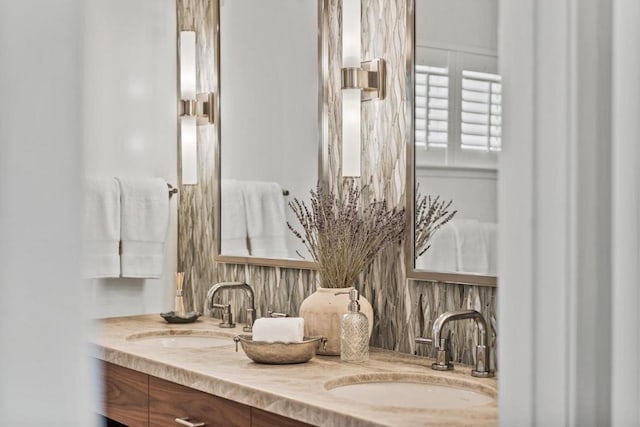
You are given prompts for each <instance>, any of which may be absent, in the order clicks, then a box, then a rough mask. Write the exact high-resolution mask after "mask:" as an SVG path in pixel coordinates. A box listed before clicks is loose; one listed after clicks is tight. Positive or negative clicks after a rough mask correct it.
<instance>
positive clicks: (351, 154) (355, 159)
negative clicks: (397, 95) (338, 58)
mask: <svg viewBox="0 0 640 427" xmlns="http://www.w3.org/2000/svg"><path fill="white" fill-rule="evenodd" d="M360 9H361V5H360V0H342V68H359V67H360ZM360 98H361V91H360V90H358V89H344V90H343V91H342V176H343V177H358V176H360V138H361V135H360V108H361V101H360Z"/></svg>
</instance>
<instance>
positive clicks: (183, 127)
mask: <svg viewBox="0 0 640 427" xmlns="http://www.w3.org/2000/svg"><path fill="white" fill-rule="evenodd" d="M180 98H181V101H182V102H181V105H182V106H183V110H185V111H182V114H183V115H182V117H181V119H180V147H181V150H180V157H181V160H182V185H195V184H197V183H198V131H197V123H196V116H195V111H194V110H195V106H196V33H195V31H181V32H180Z"/></svg>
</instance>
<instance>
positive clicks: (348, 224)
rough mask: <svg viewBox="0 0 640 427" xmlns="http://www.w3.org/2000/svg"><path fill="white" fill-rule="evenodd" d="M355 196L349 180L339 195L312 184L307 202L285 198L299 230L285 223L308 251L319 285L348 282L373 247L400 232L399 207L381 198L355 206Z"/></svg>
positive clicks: (384, 244) (364, 264)
mask: <svg viewBox="0 0 640 427" xmlns="http://www.w3.org/2000/svg"><path fill="white" fill-rule="evenodd" d="M360 195H361V192H360V190H359V189H358V188H357V187H356V186H355V185H353V184H352V185H350V186H349V187H348V188H347V189H346V190H345V192H344V194H343V197H337V196H336V195H335V194H334V193H333V192H332V191H326V190H323V189H322V188H320V187H317V189H316V191H311V201H310V204H311V206H310V207H308V206H307V205H306V204H305V203H304V202H300V201H299V200H298V199H294V200H293V201H291V202H289V207H290V208H291V209H292V210H293V212H294V213H295V215H296V218H297V219H298V222H299V223H300V225H301V226H302V229H303V232H302V233H301V232H299V231H297V230H296V229H295V228H293V226H291V224H289V223H287V225H288V226H289V229H290V230H291V231H292V232H293V234H295V235H296V237H298V238H299V239H300V240H302V243H303V244H304V245H305V247H306V248H307V249H308V250H309V253H310V254H311V256H312V258H313V260H314V261H315V263H316V265H317V266H318V271H319V273H320V279H321V286H322V287H324V288H346V287H349V286H353V284H354V283H355V281H356V279H357V278H358V275H359V274H360V272H362V271H363V270H364V269H365V268H366V267H367V266H368V265H369V264H371V262H373V259H374V258H375V256H376V255H377V254H378V252H380V251H381V250H382V249H383V248H385V247H387V246H388V245H390V244H392V243H394V242H399V241H400V240H401V239H402V237H403V233H404V229H405V222H406V221H405V210H404V209H402V210H397V209H396V208H393V209H389V208H388V207H387V203H386V201H384V200H383V201H375V200H374V201H373V203H371V204H369V205H368V206H366V207H364V208H361V207H360Z"/></svg>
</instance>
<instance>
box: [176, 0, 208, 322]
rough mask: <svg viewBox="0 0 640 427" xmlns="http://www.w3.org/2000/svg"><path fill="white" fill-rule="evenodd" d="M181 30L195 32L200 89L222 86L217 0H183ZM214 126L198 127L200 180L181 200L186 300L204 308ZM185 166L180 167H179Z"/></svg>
mask: <svg viewBox="0 0 640 427" xmlns="http://www.w3.org/2000/svg"><path fill="white" fill-rule="evenodd" d="M176 7H177V15H178V31H195V32H196V40H197V43H196V44H197V50H196V69H197V74H196V89H197V92H198V93H202V92H211V91H214V90H215V88H216V81H217V79H216V74H215V69H214V67H215V62H214V58H215V56H214V46H215V44H216V32H215V28H214V22H215V21H216V20H217V19H216V16H215V14H216V13H217V0H177V1H176ZM216 138H217V132H216V128H215V127H214V126H198V184H197V185H181V186H180V191H179V204H178V271H184V272H185V283H184V288H185V304H186V306H187V308H188V309H195V310H198V311H199V310H202V308H201V307H202V299H203V296H202V289H201V287H204V286H206V284H210V283H213V282H214V280H215V277H214V273H215V269H214V264H213V255H214V251H215V242H214V222H213V219H214V214H213V212H214V211H213V209H214V171H215V156H214V149H215V140H216ZM178 167H180V165H178Z"/></svg>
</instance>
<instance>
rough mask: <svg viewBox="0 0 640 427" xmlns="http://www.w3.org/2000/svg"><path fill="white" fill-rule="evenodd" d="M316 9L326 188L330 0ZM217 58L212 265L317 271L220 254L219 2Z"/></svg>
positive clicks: (285, 261) (309, 265)
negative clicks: (241, 265)
mask: <svg viewBox="0 0 640 427" xmlns="http://www.w3.org/2000/svg"><path fill="white" fill-rule="evenodd" d="M317 8H318V38H317V41H318V45H317V47H318V131H319V135H318V139H319V141H318V182H319V183H320V184H321V185H325V184H326V183H328V182H329V177H328V174H329V172H328V158H329V148H328V147H329V142H328V140H329V132H328V128H329V126H328V117H329V113H328V110H329V109H328V103H327V99H328V97H327V93H328V76H329V60H328V45H329V43H328V25H329V22H328V16H329V15H328V12H329V11H328V8H329V0H317ZM216 24H217V25H216V28H217V31H216V40H215V43H214V45H215V49H216V55H215V56H216V58H215V64H214V69H215V72H216V85H217V88H218V96H217V97H216V102H215V123H216V141H215V144H214V146H215V148H214V150H215V168H216V171H215V174H214V200H215V201H214V237H215V244H216V250H215V254H214V262H217V263H223V264H251V265H259V266H266V267H282V268H297V269H305V270H316V269H317V267H316V264H315V262H313V261H306V260H302V259H300V260H298V259H294V258H291V259H289V258H260V257H251V256H233V255H223V254H221V253H220V251H221V243H222V242H221V240H220V233H221V227H220V225H221V224H220V217H221V209H220V193H221V188H220V184H221V160H222V159H221V156H220V147H221V143H222V141H221V130H220V126H219V123H221V121H220V111H221V110H220V108H221V105H220V100H221V98H222V96H221V94H222V92H223V89H224V88H223V87H222V86H221V84H220V27H221V24H220V3H219V2H218V4H217V23H216Z"/></svg>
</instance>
